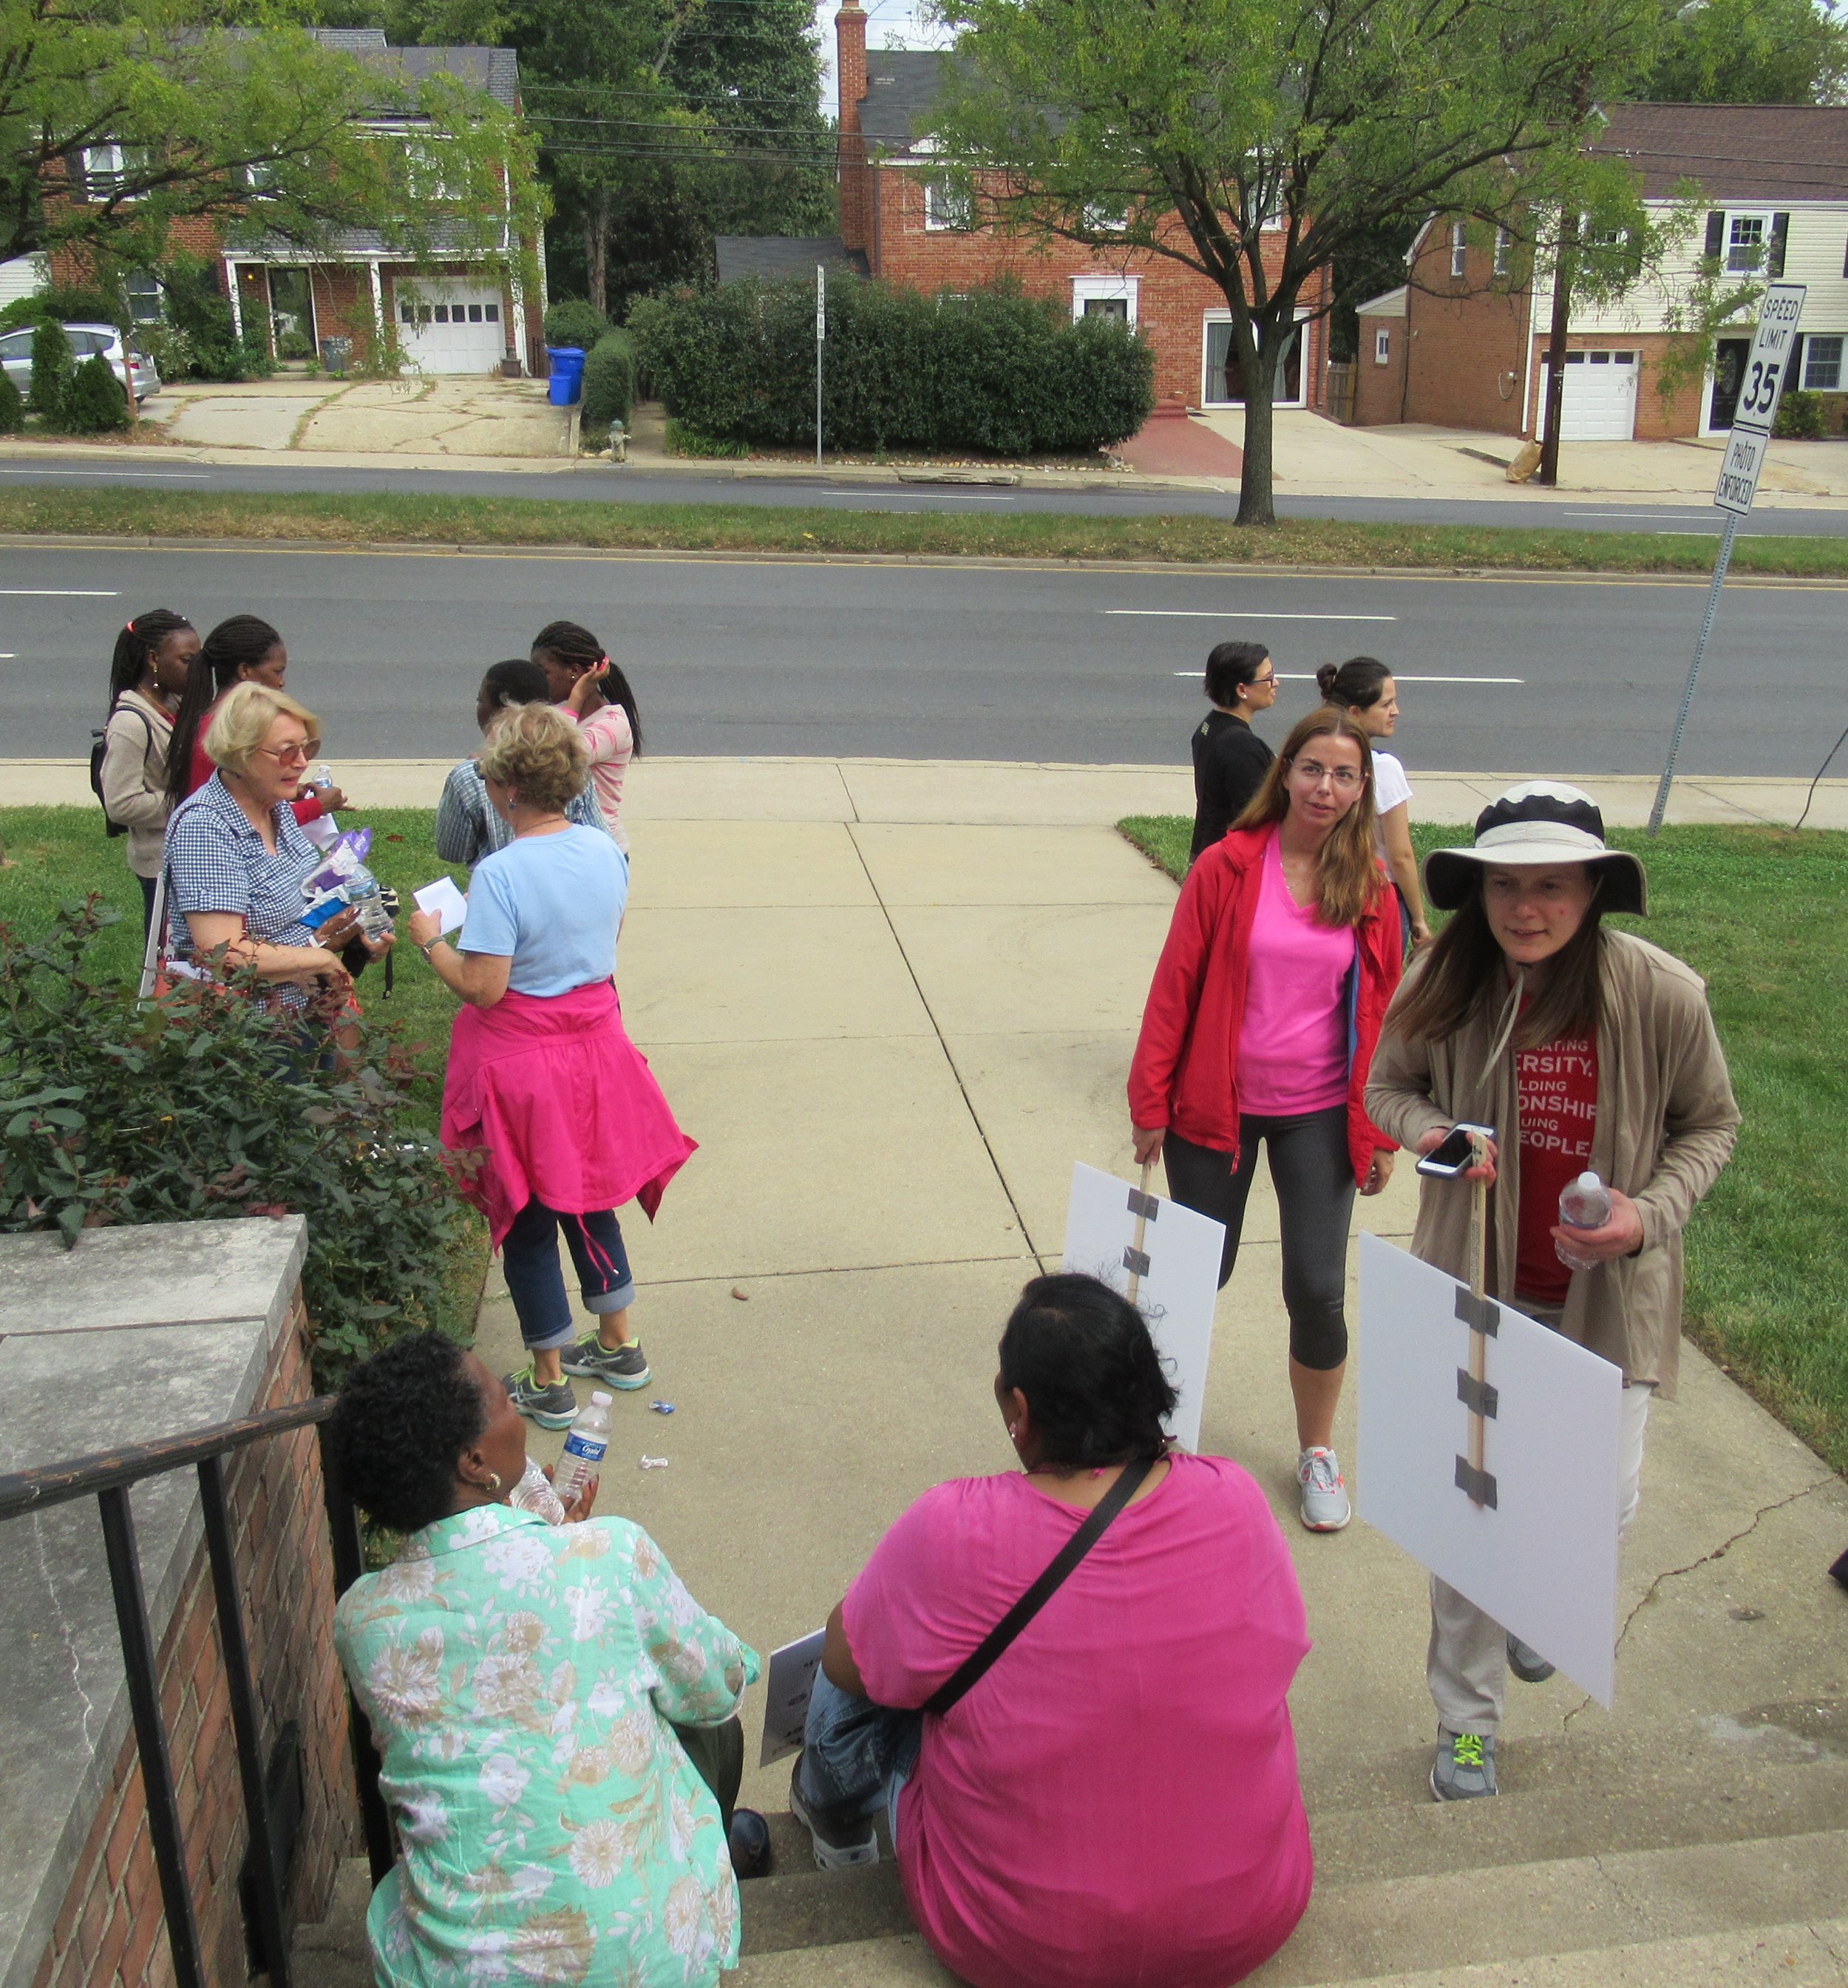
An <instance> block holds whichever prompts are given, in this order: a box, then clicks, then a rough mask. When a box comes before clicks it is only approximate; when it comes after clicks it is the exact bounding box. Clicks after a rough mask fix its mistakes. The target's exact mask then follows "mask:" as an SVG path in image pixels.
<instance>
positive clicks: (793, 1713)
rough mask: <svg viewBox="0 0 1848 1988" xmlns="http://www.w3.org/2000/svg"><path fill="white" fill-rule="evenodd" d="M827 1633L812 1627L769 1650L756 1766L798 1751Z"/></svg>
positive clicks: (806, 1721)
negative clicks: (762, 1732)
mask: <svg viewBox="0 0 1848 1988" xmlns="http://www.w3.org/2000/svg"><path fill="white" fill-rule="evenodd" d="M827 1633H828V1632H827V1631H826V1630H825V1629H816V1630H815V1631H813V1632H812V1633H811V1634H809V1635H806V1636H800V1637H798V1638H796V1641H794V1642H793V1643H785V1644H784V1645H783V1646H782V1648H781V1649H780V1650H772V1652H770V1662H769V1666H768V1668H766V1670H765V1673H764V1743H763V1747H762V1751H761V1752H760V1753H758V1756H757V1764H758V1766H759V1767H769V1764H770V1763H771V1762H772V1760H782V1759H783V1758H784V1757H785V1756H786V1755H788V1754H790V1753H799V1752H801V1750H802V1729H803V1727H804V1726H806V1723H808V1717H809V1695H810V1693H811V1692H813V1690H814V1689H815V1673H816V1672H817V1671H818V1670H819V1668H821V1646H822V1644H823V1641H824V1640H825V1639H826V1636H827Z"/></svg>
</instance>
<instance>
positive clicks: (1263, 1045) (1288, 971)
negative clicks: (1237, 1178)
mask: <svg viewBox="0 0 1848 1988" xmlns="http://www.w3.org/2000/svg"><path fill="white" fill-rule="evenodd" d="M1353 963H1354V935H1353V928H1352V927H1350V926H1348V925H1324V924H1323V922H1322V921H1321V918H1320V916H1319V914H1318V912H1317V911H1316V907H1315V906H1314V905H1313V904H1308V905H1303V904H1298V903H1297V902H1296V899H1295V898H1292V896H1291V895H1290V888H1289V884H1288V883H1287V882H1286V881H1285V878H1284V874H1283V854H1282V847H1281V845H1280V844H1279V841H1278V839H1277V837H1275V836H1274V835H1273V836H1272V837H1271V839H1270V842H1269V846H1268V847H1266V848H1265V852H1264V874H1263V878H1262V881H1261V883H1260V884H1259V885H1258V915H1257V916H1256V918H1255V919H1254V920H1253V921H1252V939H1251V958H1250V962H1249V964H1248V966H1247V968H1246V969H1245V972H1246V978H1245V1019H1244V1022H1243V1023H1242V1025H1241V1026H1240V1028H1239V1030H1238V1109H1239V1111H1241V1112H1249V1113H1251V1114H1252V1115H1253V1116H1254V1117H1259V1118H1291V1117H1296V1116H1297V1115H1298V1114H1299V1113H1302V1112H1305V1111H1330V1110H1332V1109H1333V1107H1335V1106H1336V1105H1337V1104H1343V1103H1345V1102H1346V1097H1347V976H1348V973H1349V972H1350V969H1352V967H1353Z"/></svg>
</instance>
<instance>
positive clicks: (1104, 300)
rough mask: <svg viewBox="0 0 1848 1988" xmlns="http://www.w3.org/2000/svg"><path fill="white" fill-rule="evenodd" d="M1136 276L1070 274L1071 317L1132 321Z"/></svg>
mask: <svg viewBox="0 0 1848 1988" xmlns="http://www.w3.org/2000/svg"><path fill="white" fill-rule="evenodd" d="M1141 287H1142V279H1141V278H1140V276H1074V277H1073V279H1072V316H1073V319H1074V320H1077V319H1079V318H1085V317H1113V318H1116V319H1117V320H1120V322H1121V323H1124V324H1127V325H1133V324H1134V323H1135V322H1136V305H1137V292H1138V291H1139V290H1140V289H1141Z"/></svg>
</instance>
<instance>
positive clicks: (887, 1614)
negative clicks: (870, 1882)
mask: <svg viewBox="0 0 1848 1988" xmlns="http://www.w3.org/2000/svg"><path fill="white" fill-rule="evenodd" d="M1084 1516H1085V1515H1084V1513H1083V1511H1082V1510H1079V1508H1078V1507H1077V1506H1073V1505H1069V1504H1065V1503H1061V1502H1059V1500H1058V1499H1053V1498H1050V1497H1049V1496H1046V1494H1045V1493H1042V1492H1041V1491H1039V1490H1038V1489H1035V1487H1034V1486H1032V1485H1030V1484H1029V1483H1027V1481H1026V1480H1025V1478H1023V1477H1019V1476H1004V1477H976V1478H965V1479H958V1480H957V1481H955V1482H953V1483H948V1484H940V1485H939V1486H938V1487H937V1488H936V1489H934V1490H933V1491H929V1492H927V1493H925V1494H924V1496H923V1497H922V1498H921V1499H918V1501H917V1503H916V1504H914V1506H912V1507H911V1508H910V1510H909V1511H907V1513H905V1514H904V1516H903V1517H902V1518H900V1520H899V1521H898V1522H897V1524H896V1525H894V1526H893V1528H892V1530H890V1532H889V1533H887V1535H886V1537H884V1539H883V1540H881V1541H880V1544H879V1546H878V1547H877V1550H875V1552H874V1553H873V1557H872V1558H871V1560H869V1561H868V1562H867V1566H866V1568H865V1570H864V1571H863V1573H862V1574H861V1575H860V1578H859V1579H858V1580H857V1581H855V1582H854V1584H853V1587H851V1588H850V1590H849V1591H848V1593H847V1597H846V1602H845V1604H844V1622H845V1627H846V1635H847V1641H848V1645H849V1647H850V1648H851V1649H852V1651H853V1658H854V1661H855V1662H856V1663H857V1664H858V1665H859V1666H860V1675H861V1678H862V1679H863V1680H864V1682H865V1685H866V1687H867V1692H868V1695H869V1696H870V1697H872V1698H873V1699H874V1700H875V1701H876V1702H877V1703H879V1704H881V1705H886V1706H900V1707H912V1706H921V1705H922V1704H923V1703H924V1700H925V1699H927V1698H928V1697H929V1696H931V1693H932V1692H934V1691H935V1690H936V1689H938V1686H939V1685H941V1684H942V1683H944V1682H945V1680H946V1679H948V1677H949V1676H950V1675H951V1672H954V1670H955V1668H956V1667H957V1665H958V1664H960V1663H961V1662H962V1660H963V1658H965V1657H966V1656H968V1655H969V1653H970V1652H971V1651H972V1650H974V1649H975V1647H976V1646H977V1645H978V1644H979V1643H980V1642H981V1640H982V1638H984V1637H985V1635H987V1634H988V1631H989V1630H990V1629H991V1628H993V1627H994V1625H995V1623H996V1622H998V1621H999V1620H1000V1619H1001V1618H1002V1616H1003V1615H1004V1614H1006V1612H1007V1611H1008V1609H1009V1608H1011V1607H1012V1605H1013V1604H1014V1603H1015V1601H1017V1600H1018V1599H1019V1597H1020V1595H1021V1594H1022V1593H1023V1592H1024V1591H1025V1589H1026V1588H1028V1587H1029V1586H1031V1584H1032V1582H1033V1581H1034V1580H1035V1578H1036V1577H1038V1575H1039V1574H1040V1572H1041V1571H1042V1569H1043V1568H1044V1567H1046V1564H1047V1563H1048V1562H1049V1560H1052V1557H1054V1555H1055V1554H1057V1552H1058V1551H1059V1548H1060V1547H1062V1546H1063V1544H1064V1543H1065V1542H1066V1540H1068V1539H1069V1538H1070V1537H1071V1536H1072V1534H1073V1532H1074V1531H1076V1529H1077V1527H1078V1526H1079V1524H1080V1523H1082V1522H1083V1518H1084ZM1308 1651H1309V1637H1308V1634H1307V1631H1306V1625H1305V1620H1304V1616H1303V1609H1302V1596H1301V1594H1300V1593H1299V1591H1298V1589H1297V1586H1296V1574H1295V1572H1294V1570H1293V1569H1292V1566H1291V1564H1290V1558H1289V1550H1288V1549H1287V1548H1286V1547H1285V1544H1284V1542H1283V1537H1282V1533H1281V1532H1280V1531H1279V1528H1278V1525H1277V1522H1276V1520H1275V1518H1274V1517H1272V1514H1271V1511H1270V1508H1269V1506H1268V1505H1267V1504H1266V1503H1265V1499H1264V1496H1263V1494H1262V1493H1261V1492H1260V1491H1259V1490H1258V1487H1257V1486H1256V1485H1255V1483H1253V1482H1252V1479H1250V1478H1249V1477H1248V1476H1246V1474H1245V1472H1244V1471H1242V1470H1241V1469H1239V1468H1238V1466H1237V1465H1236V1464H1235V1463H1230V1462H1226V1461H1225V1460H1224V1459H1221V1458H1218V1457H1210V1456H1191V1455H1178V1456H1176V1457H1175V1458H1174V1460H1173V1463H1172V1465H1171V1468H1170V1469H1169V1471H1168V1473H1167V1476H1166V1477H1165V1478H1164V1479H1163V1481H1162V1482H1161V1483H1159V1484H1158V1485H1157V1486H1156V1487H1155V1489H1154V1490H1153V1491H1152V1492H1150V1493H1149V1495H1148V1496H1147V1497H1146V1498H1143V1499H1138V1500H1137V1501H1135V1502H1134V1503H1131V1504H1130V1505H1129V1506H1127V1507H1125V1509H1124V1510H1123V1511H1122V1512H1121V1513H1120V1514H1119V1515H1118V1516H1117V1519H1116V1520H1115V1521H1114V1522H1113V1524H1112V1525H1111V1526H1110V1529H1109V1530H1108V1531H1106V1533H1104V1535H1103V1538H1102V1539H1101V1540H1100V1541H1099V1542H1098V1543H1097V1544H1096V1546H1095V1547H1093V1549H1092V1550H1091V1551H1090V1554H1088V1555H1087V1556H1086V1558H1085V1559H1084V1560H1083V1561H1082V1562H1081V1563H1080V1564H1079V1566H1078V1567H1077V1569H1076V1570H1075V1571H1074V1572H1073V1574H1071V1576H1070V1577H1069V1578H1068V1579H1067V1580H1066V1583H1065V1584H1064V1585H1063V1587H1060V1588H1059V1591H1058V1592H1057V1593H1056V1594H1054V1595H1053V1597H1052V1599H1051V1600H1050V1601H1049V1602H1048V1603H1047V1604H1046V1607H1045V1608H1043V1609H1042V1611H1040V1613H1039V1614H1038V1615H1037V1616H1035V1618H1034V1619H1033V1621H1032V1622H1031V1623H1029V1625H1028V1626H1027V1628H1025V1630H1024V1631H1022V1634H1021V1635H1020V1637H1019V1639H1018V1640H1017V1641H1015V1644H1014V1645H1012V1648H1010V1649H1008V1651H1007V1652H1005V1655H1002V1658H1000V1659H999V1661H998V1662H997V1663H996V1664H995V1666H994V1668H992V1670H990V1671H989V1672H988V1674H987V1675H986V1676H985V1677H984V1678H983V1679H981V1682H979V1683H978V1684H977V1685H975V1687H974V1689H972V1690H971V1691H970V1692H968V1695H967V1696H965V1698H964V1699H962V1701H961V1702H960V1703H959V1704H958V1705H957V1706H954V1707H953V1708H952V1709H951V1710H950V1712H948V1714H946V1715H945V1716H944V1717H942V1718H941V1719H938V1718H929V1719H926V1720H925V1722H924V1747H923V1752H922V1753H921V1756H920V1757H919V1760H918V1763H917V1773H916V1775H915V1776H914V1778H913V1779H912V1780H910V1782H909V1783H907V1785H906V1787H905V1790H904V1794H902V1795H901V1797H900V1804H899V1817H898V1861H899V1868H900V1873H901V1875H902V1876H903V1878H904V1888H905V1894H906V1896H907V1898H908V1899H909V1901H910V1905H911V1909H912V1912H914V1915H916V1917H917V1922H918V1924H919V1925H920V1926H921V1928H922V1929H923V1931H924V1936H925V1937H926V1939H927V1940H928V1941H929V1942H930V1944H931V1946H932V1948H933V1949H934V1950H935V1951H936V1952H937V1953H938V1955H939V1956H941V1958H942V1959H943V1960H944V1963H946V1964H947V1965H948V1966H949V1967H950V1968H951V1969H953V1970H954V1972H955V1973H958V1974H959V1975H961V1976H962V1977H963V1978H964V1980H966V1981H968V1982H971V1983H974V1984H975V1988H1225V1984H1226V1983H1228V1982H1231V1981H1234V1980H1238V1978H1240V1977H1241V1976H1243V1975H1245V1973H1248V1972H1249V1971H1250V1970H1251V1969H1252V1968H1254V1967H1256V1966H1258V1965H1259V1964H1260V1963H1262V1961H1264V1960H1265V1959H1267V1958H1268V1957H1269V1956H1270V1955H1271V1954H1272V1953H1274V1952H1275V1951H1276V1950H1277V1949H1278V1948H1279V1947H1280V1946H1282V1944H1283V1942H1285V1940H1286V1939H1288V1938H1289V1936H1290V1934H1291V1932H1292V1931H1293V1930H1294V1929H1295V1927H1296V1922H1297V1920H1298V1919H1300V1918H1301V1917H1302V1912H1303V1909H1304V1908H1305V1906H1306V1905H1307V1904H1308V1902H1309V1888H1310V1884H1311V1881H1312V1879H1313V1862H1312V1859H1311V1856H1310V1852H1309V1825H1308V1822H1307V1820H1306V1817H1305V1816H1304V1814H1303V1808H1302V1794H1301V1792H1300V1790H1299V1786H1298V1783H1297V1778H1296V1739H1295V1736H1294V1735H1293V1733H1292V1730H1291V1727H1290V1719H1289V1706H1288V1704H1287V1702H1286V1701H1287V1696H1288V1693H1289V1687H1290V1682H1291V1679H1292V1678H1293V1677H1294V1676H1295V1675H1296V1668H1297V1665H1299V1664H1300V1663H1301V1662H1302V1658H1304V1656H1305V1655H1307V1654H1308Z"/></svg>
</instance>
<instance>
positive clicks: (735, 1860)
mask: <svg viewBox="0 0 1848 1988" xmlns="http://www.w3.org/2000/svg"><path fill="white" fill-rule="evenodd" d="M769 1868H770V1825H769V1824H768V1823H767V1822H765V1820H764V1819H763V1817H762V1816H761V1815H759V1814H758V1812H757V1810H755V1809H754V1808H735V1809H734V1810H732V1811H731V1874H732V1875H733V1876H734V1877H735V1878H738V1879H739V1880H740V1881H742V1880H743V1879H745V1878H762V1877H764V1876H765V1875H768V1873H769Z"/></svg>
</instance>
